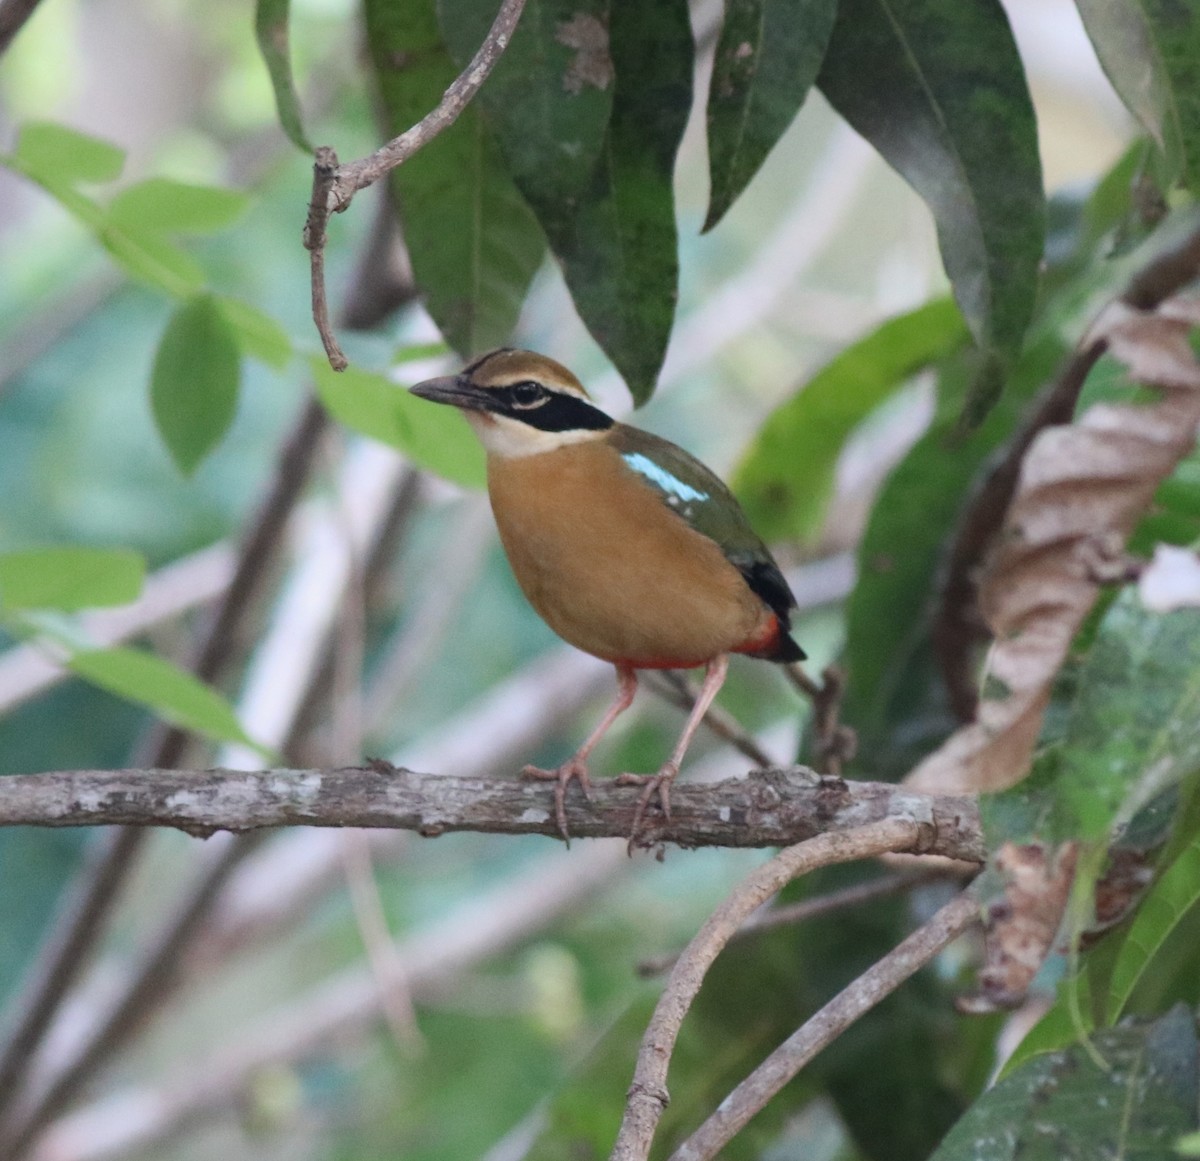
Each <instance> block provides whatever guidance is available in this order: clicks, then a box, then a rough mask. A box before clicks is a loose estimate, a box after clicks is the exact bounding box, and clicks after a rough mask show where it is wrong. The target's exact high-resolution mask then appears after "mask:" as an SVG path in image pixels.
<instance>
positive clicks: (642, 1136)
mask: <svg viewBox="0 0 1200 1161" xmlns="http://www.w3.org/2000/svg"><path fill="white" fill-rule="evenodd" d="M932 838H933V829H932V828H931V827H929V826H928V825H927V824H921V823H918V822H916V821H914V820H912V819H911V818H910V819H901V818H888V819H885V820H883V821H881V822H873V823H869V824H867V825H865V826H858V827H853V828H851V829H849V830H846V831H844V832H841V833H838V834H821V835H818V836H816V837H815V838H811V839H808V840H806V841H804V842H800V843H797V844H796V845H795V846H791V847H788V848H787V849H786V850H783V851H780V852H779V854H777V855H776V856H775V857H774V858H773V859H772V860H771V861H770V862H769V863H764V864H763V865H762V866H761V867H758V868H756V869H755V870H754V871H752V872H751V873H750V874H749V875H748V876H747V877H746V878H745V879H743V880H742V882H741V883H740V884H739V885H738V886H737V887H736V888H735V889H734V890H733V891H732V892H731V893H730V894H729V896H728V897H727V898H726V899H725V901H724V902H723V903H722V904H721V905H720V906H719V907H718V908H717V909H716V911H714V912H713V913H712V915H710V916H709V917H708V919H707V920H706V921H705V923H704V926H703V927H701V928H700V930H699V931H698V932H697V933H696V936H695V938H694V939H693V940H692V942H691V943H689V944H688V946H687V948H686V949H685V950H684V952H683V954H682V955H681V956H680V957H679V959H678V961H677V962H676V964H675V966H674V968H672V969H671V975H670V976H669V977H668V979H667V984H666V987H665V988H664V989H663V994H662V996H661V997H659V1001H658V1004H657V1005H656V1007H655V1009H654V1015H653V1016H652V1017H651V1019H650V1024H649V1026H648V1027H647V1028H646V1034H645V1035H644V1036H643V1037H642V1046H641V1049H640V1050H639V1051H638V1058H637V1065H636V1067H635V1068H634V1072H633V1083H632V1084H631V1085H630V1086H629V1097H628V1100H627V1101H626V1104H625V1115H624V1117H623V1118H622V1120H621V1129H620V1132H619V1133H618V1135H617V1141H616V1144H615V1145H614V1146H613V1151H612V1154H611V1155H610V1161H646V1158H647V1157H649V1155H650V1146H651V1144H652V1143H653V1140H654V1131H655V1129H656V1128H657V1127H658V1122H659V1119H660V1118H661V1117H662V1114H663V1110H664V1109H665V1108H666V1107H667V1102H668V1101H669V1100H670V1097H669V1095H668V1093H667V1068H668V1066H669V1065H670V1063H671V1053H672V1051H673V1050H674V1048H675V1040H676V1038H677V1036H678V1035H679V1029H680V1026H681V1025H682V1024H683V1018H684V1017H685V1016H686V1015H687V1013H688V1009H689V1008H690V1007H691V1005H692V1001H693V1000H694V999H695V998H696V993H697V992H699V990H700V985H701V984H702V983H703V982H704V977H705V976H706V975H707V974H708V969H709V968H710V967H711V966H712V963H713V961H714V960H715V959H716V958H717V955H718V954H719V953H720V951H721V949H722V948H723V947H724V946H725V944H726V943H728V942H729V940H730V939H731V938H732V936H733V934H734V933H735V932H736V931H737V930H738V928H739V927H741V925H742V924H743V923H744V922H745V921H746V919H747V918H748V917H749V916H750V915H751V913H752V912H754V911H756V910H757V909H758V908H759V907H761V906H762V905H763V904H764V903H765V902H766V901H767V900H768V899H770V898H771V896H772V895H774V894H775V893H776V892H777V891H779V890H780V889H781V888H782V887H784V886H786V885H787V884H788V883H790V882H791V881H792V880H793V879H796V878H798V877H800V876H801V875H806V874H808V873H809V872H810V871H814V870H816V869H817V868H818V867H827V866H832V865H833V864H835V863H846V862H850V861H852V860H854V859H867V858H871V857H873V856H875V855H880V854H883V853H884V852H885V851H913V850H920V851H925V850H927V849H928V842H929V840H930V839H932Z"/></svg>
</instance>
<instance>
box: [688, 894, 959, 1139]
mask: <svg viewBox="0 0 1200 1161" xmlns="http://www.w3.org/2000/svg"><path fill="white" fill-rule="evenodd" d="M978 918H979V904H978V903H977V902H976V900H975V899H974V898H973V897H972V895H971V894H970V892H967V891H964V892H963V893H962V894H961V895H959V896H958V897H957V898H956V899H953V900H952V901H951V902H949V903H947V904H946V906H945V907H943V908H942V909H941V910H940V911H939V912H938V913H937V914H936V915H935V916H934V917H933V918H932V919H931V920H929V922H928V923H926V924H925V925H924V926H923V927H919V928H918V929H917V930H916V931H914V932H913V933H912V935H910V936H909V937H908V938H907V939H906V940H904V941H903V942H902V943H900V944H898V945H897V946H896V947H895V948H894V949H893V950H892V951H890V952H888V954H887V955H885V956H884V957H883V959H881V960H879V961H878V962H877V963H875V964H872V965H871V967H869V968H868V969H867V970H866V971H865V972H863V974H862V975H861V976H859V977H858V979H856V980H855V981H854V982H853V983H852V984H850V986H849V987H847V988H845V989H844V990H843V991H841V992H839V993H838V994H837V995H836V996H834V998H833V999H832V1000H830V1001H829V1003H828V1004H826V1005H825V1007H823V1008H822V1009H821V1010H820V1011H819V1012H817V1013H816V1014H815V1015H813V1016H812V1017H811V1018H810V1019H809V1020H807V1021H806V1022H805V1023H804V1024H803V1025H802V1026H801V1027H800V1028H799V1029H798V1030H797V1031H796V1032H794V1033H793V1034H792V1035H791V1036H789V1037H788V1038H787V1039H786V1040H785V1041H784V1042H783V1043H782V1044H781V1045H780V1046H779V1047H778V1048H777V1049H776V1050H775V1051H774V1052H772V1053H771V1055H770V1056H768V1057H767V1058H766V1060H764V1061H763V1062H762V1064H760V1065H759V1066H758V1067H757V1068H756V1069H755V1070H754V1071H753V1072H752V1073H751V1074H750V1075H749V1076H748V1077H746V1079H745V1080H744V1081H742V1083H741V1084H739V1085H738V1086H737V1088H735V1089H734V1090H733V1092H731V1093H730V1094H729V1095H728V1096H727V1097H726V1098H725V1099H724V1100H723V1101H722V1102H721V1103H720V1105H718V1106H717V1111H716V1112H714V1113H713V1115H712V1116H711V1117H709V1118H708V1120H706V1121H705V1122H704V1123H703V1124H702V1125H701V1126H700V1127H699V1128H698V1129H697V1130H696V1131H695V1132H694V1133H693V1134H692V1135H691V1136H690V1137H689V1138H688V1139H687V1140H686V1141H684V1142H683V1144H682V1145H680V1146H679V1148H678V1149H676V1150H675V1152H674V1153H672V1154H671V1158H670V1161H711V1159H712V1158H714V1157H717V1156H719V1155H720V1152H721V1150H722V1149H723V1148H724V1147H725V1146H726V1145H727V1144H728V1143H729V1141H730V1140H731V1139H732V1138H733V1137H734V1135H735V1134H736V1133H738V1132H739V1131H740V1130H741V1129H742V1128H743V1127H744V1126H745V1125H746V1123H747V1122H748V1121H749V1120H750V1119H751V1118H752V1117H753V1116H754V1115H755V1114H756V1113H758V1112H759V1111H760V1110H761V1109H762V1108H763V1107H764V1106H765V1105H766V1103H767V1102H768V1101H769V1100H770V1099H771V1098H772V1097H773V1096H774V1095H775V1094H776V1093H777V1092H779V1090H780V1089H781V1088H783V1086H784V1085H785V1084H787V1082H788V1081H789V1080H791V1079H792V1077H794V1076H795V1075H796V1073H798V1072H799V1071H800V1069H801V1068H803V1067H804V1065H806V1064H807V1063H808V1062H809V1061H810V1060H812V1058H813V1057H814V1056H816V1055H817V1053H818V1052H820V1051H821V1049H822V1048H824V1047H826V1045H828V1044H830V1043H832V1042H833V1041H834V1040H835V1039H836V1038H837V1037H838V1036H840V1035H841V1034H842V1033H843V1032H844V1031H845V1030H846V1029H847V1028H849V1027H850V1025H851V1024H853V1023H854V1021H855V1020H857V1019H858V1018H859V1017H860V1016H862V1015H863V1014H864V1013H866V1012H869V1011H870V1010H871V1009H872V1008H873V1007H875V1005H876V1004H878V1003H879V1002H880V1001H881V1000H883V999H884V998H885V997H887V996H889V995H890V994H891V993H892V992H894V991H895V990H896V989H897V988H898V987H899V986H900V985H901V984H902V983H903V982H904V981H905V980H907V979H908V978H909V977H910V976H912V975H915V974H916V973H917V972H918V971H919V970H920V969H921V968H923V967H924V966H925V965H926V964H927V963H929V961H930V960H932V959H933V957H934V956H936V955H937V954H938V952H940V951H941V950H942V948H944V947H945V946H946V945H947V944H948V943H950V941H951V940H953V939H955V938H957V937H958V936H959V935H961V934H962V933H963V932H964V931H965V930H966V929H967V928H968V927H970V925H971V924H972V923H974V922H975V921H976V920H977V919H978Z"/></svg>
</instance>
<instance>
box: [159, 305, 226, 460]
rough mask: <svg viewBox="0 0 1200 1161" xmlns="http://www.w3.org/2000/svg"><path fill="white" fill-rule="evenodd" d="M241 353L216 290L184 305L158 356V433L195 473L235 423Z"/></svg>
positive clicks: (174, 455) (169, 325) (175, 457)
mask: <svg viewBox="0 0 1200 1161" xmlns="http://www.w3.org/2000/svg"><path fill="white" fill-rule="evenodd" d="M240 378H241V353H240V351H239V350H238V343H237V338H236V337H235V335H234V333H233V329H232V328H231V327H230V325H229V323H228V322H227V321H226V319H225V316H224V314H222V312H221V310H220V307H219V306H218V304H217V301H216V300H215V299H214V298H213V297H212V295H208V294H203V295H199V296H197V297H196V298H193V299H192V300H191V301H189V302H187V303H185V304H184V305H183V306H181V307H180V308H179V309H178V310H177V311H176V312H175V313H174V314H173V315H172V316H171V320H170V322H168V323H167V328H166V330H165V331H163V336H162V339H161V340H160V341H159V344H158V352H157V354H156V355H155V357H154V370H153V372H152V374H151V379H150V401H151V404H152V405H153V408H154V420H155V423H156V424H157V425H158V430H159V434H160V435H161V436H162V438H163V442H164V443H165V444H166V445H167V449H168V451H170V453H171V458H172V459H173V460H174V461H175V464H176V466H177V467H178V468H179V470H180V471H181V472H183V473H184V475H191V473H192V472H194V471H195V470H196V467H197V466H198V465H199V463H200V461H201V460H203V459H204V457H205V456H206V455H208V453H209V452H210V451H212V449H213V448H214V447H215V446H216V445H217V443H218V442H219V441H220V439H221V437H222V436H223V435H224V434H225V432H226V431H227V430H228V429H229V425H230V424H231V423H232V422H233V416H234V412H235V411H236V410H237V397H238V386H239V381H240Z"/></svg>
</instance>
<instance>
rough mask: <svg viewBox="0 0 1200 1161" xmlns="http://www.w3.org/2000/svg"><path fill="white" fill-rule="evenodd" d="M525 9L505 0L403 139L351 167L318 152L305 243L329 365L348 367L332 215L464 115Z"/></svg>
mask: <svg viewBox="0 0 1200 1161" xmlns="http://www.w3.org/2000/svg"><path fill="white" fill-rule="evenodd" d="M524 7H525V0H504V2H503V3H502V4H501V5H500V11H499V12H498V13H497V14H496V19H495V20H494V21H493V22H492V27H491V28H490V29H489V30H488V34H487V36H486V37H485V38H484V41H483V44H481V45H480V46H479V51H478V52H476V54H475V55H474V56H473V57H472V58H471V63H470V64H468V65H467V67H466V68H465V69H463V71H462V72H461V73H460V74H459V75H458V76H457V77H456V78H455V79H454V81H453V82H452V83H451V85H450V87H449V88H448V89H447V90H446V92H445V93H444V94H443V96H442V99H441V101H440V102H439V103H438V105H437V107H436V108H435V109H433V110H432V111H430V112H429V113H427V114H426V115H425V116H424V117H422V118H421V120H420V121H418V122H417V123H416V124H415V125H413V126H412V127H411V128H410V129H406V130H405V131H404V132H403V133H401V134H400V136H399V137H395V138H393V139H392V140H391V141H389V142H388V143H387V144H386V145H381V146H380V147H379V148H378V149H376V150H375V152H374V153H372V154H370V155H369V156H367V157H363V158H360V159H359V160H358V161H353V162H350V163H349V164H347V165H342V164H340V163H339V161H338V157H337V154H336V153H335V152H334V151H333V150H332V149H331V148H330V147H329V146H327V145H323V146H321V147H320V148H319V149H318V150H317V151H316V156H315V159H314V162H313V191H312V200H311V201H310V202H309V206H308V218H307V220H306V221H305V225H304V246H305V248H306V249H307V250H308V251H309V254H310V255H311V264H312V311H313V322H315V323H316V325H317V331H318V332H319V333H320V335H321V342H322V343H323V344H324V346H325V354H326V355H327V356H328V358H329V365H330V366H331V367H332V368H333V369H334V370H335V371H342V370H344V369H345V367H346V366H347V360H346V356H345V355H344V354H343V353H342V349H341V347H340V346H338V341H337V336H336V335H335V334H334V333H333V324H332V323H331V322H330V319H329V307H328V305H327V303H326V298H325V242H326V230H327V227H328V225H329V216H330V215H331V214H340V213H341V212H342V211H343V210H344V209H346V208H347V207H348V206H349V205H350V202H351V200H352V199H353V197H354V195H355V194H356V193H358V191H359V190H360V189H366V187H367V186H369V185H374V183H375V182H377V181H378V180H379V179H380V178H381V177H383V176H385V175H386V174H388V173H390V172H391V171H392V170H393V169H395V168H396V167H397V166H400V165H403V164H404V162H406V161H407V160H408V159H409V158H410V157H412V155H413V154H414V153H416V152H418V150H420V149H423V148H424V147H425V146H426V145H428V144H429V142H431V141H432V140H433V139H434V138H435V137H437V135H438V134H439V133H442V132H444V131H445V130H446V129H449V128H450V126H451V125H453V124H454V122H455V121H456V120H458V116H459V114H460V113H461V112H462V111H463V110H464V109H465V108H466V107H467V105H468V104H470V102H471V100H472V98H473V97H474V96H475V94H476V93H477V92H479V88H480V86H481V85H482V84H483V82H484V81H486V80H487V78H488V75H489V74H490V73H491V71H492V69H493V68H494V67H495V65H496V62H497V61H498V60H499V59H500V57H501V56H502V55H503V54H504V50H505V49H506V48H507V47H508V42H509V41H510V40H511V39H512V34H513V31H514V30H515V29H516V26H517V21H518V20H519V19H520V18H521V11H522V9H523V8H524Z"/></svg>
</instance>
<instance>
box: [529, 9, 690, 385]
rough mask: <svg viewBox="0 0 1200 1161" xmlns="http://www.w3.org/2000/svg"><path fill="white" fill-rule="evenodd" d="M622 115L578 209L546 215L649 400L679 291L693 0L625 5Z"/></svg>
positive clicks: (583, 306)
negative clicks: (556, 218) (678, 188)
mask: <svg viewBox="0 0 1200 1161" xmlns="http://www.w3.org/2000/svg"><path fill="white" fill-rule="evenodd" d="M609 32H610V36H611V40H610V51H611V53H612V62H613V68H614V70H615V74H616V79H615V88H614V92H613V107H612V116H611V119H610V121H609V125H608V132H607V134H606V136H605V139H604V143H603V145H602V147H601V151H600V158H599V162H598V164H597V166H596V168H595V171H594V173H593V175H592V178H591V181H590V183H589V184H588V186H587V188H586V189H585V190H584V192H583V194H582V195H581V196H580V199H579V202H578V204H577V206H576V210H575V215H574V217H573V219H572V220H571V221H570V222H569V223H563V224H562V226H561V227H559V226H558V225H556V224H555V223H546V226H547V234H548V236H549V238H550V244H551V246H552V247H553V249H554V253H555V255H556V256H557V257H558V260H559V261H560V262H561V263H562V268H563V275H564V276H565V278H566V280H567V286H568V287H569V288H570V290H571V296H572V297H573V298H574V300H575V307H576V309H577V310H578V311H579V315H580V317H581V318H582V319H583V321H584V322H585V323H586V324H587V328H588V330H589V331H591V333H592V335H593V336H594V337H595V339H596V341H597V342H598V343H599V344H600V345H601V347H603V348H604V351H605V353H606V354H607V355H608V357H609V358H610V359H611V360H612V361H613V363H614V365H615V366H616V368H617V370H618V371H620V372H621V374H622V375H623V376H624V378H625V382H626V383H627V384H628V386H629V390H630V391H631V392H632V393H633V397H634V399H635V400H636V401H638V402H639V403H643V402H645V401H646V400H647V399H648V398H649V397H650V395H651V394H652V393H653V391H654V385H655V381H656V380H657V378H658V372H659V369H660V368H661V367H662V363H663V359H664V358H665V356H666V352H667V343H668V341H669V340H670V336H671V327H672V324H673V323H674V320H675V303H676V300H677V298H678V293H679V291H678V282H679V256H678V252H677V251H678V241H677V235H676V229H675V198H674V186H673V176H674V169H675V154H676V151H677V150H678V148H679V142H680V140H681V138H682V137H683V130H684V126H685V125H686V124H687V117H688V111H689V109H690V108H691V100H692V57H693V44H692V30H691V23H690V20H689V17H688V8H687V4H686V3H685V2H684V0H665V2H664V3H658V4H653V5H637V4H616V5H614V6H613V10H612V14H611V20H610V26H609Z"/></svg>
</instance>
